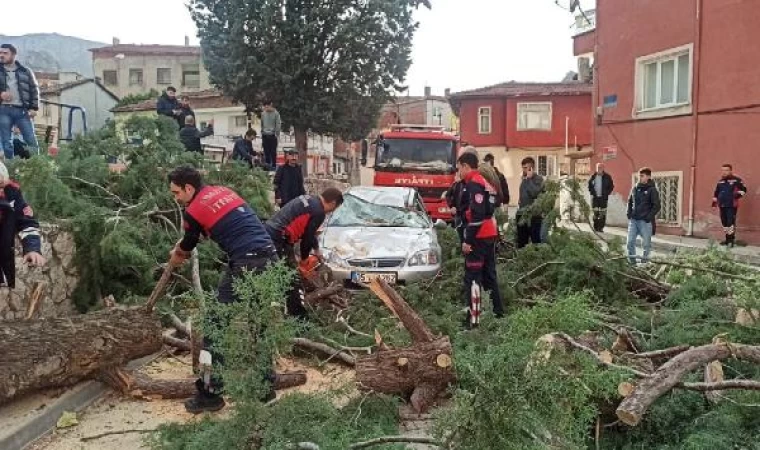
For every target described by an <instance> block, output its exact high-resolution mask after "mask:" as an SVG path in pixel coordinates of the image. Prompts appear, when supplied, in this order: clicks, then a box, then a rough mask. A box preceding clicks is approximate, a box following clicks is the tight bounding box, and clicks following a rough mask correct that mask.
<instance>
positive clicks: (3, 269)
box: [0, 162, 45, 288]
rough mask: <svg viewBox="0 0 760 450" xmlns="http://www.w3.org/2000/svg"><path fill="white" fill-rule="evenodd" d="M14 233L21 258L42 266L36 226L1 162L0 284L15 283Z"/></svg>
mask: <svg viewBox="0 0 760 450" xmlns="http://www.w3.org/2000/svg"><path fill="white" fill-rule="evenodd" d="M16 235H18V236H19V238H21V244H22V247H23V252H24V261H26V263H27V264H29V265H32V266H43V265H45V258H43V257H42V254H41V253H40V251H41V247H42V241H41V239H40V225H39V223H37V220H36V219H35V218H34V211H32V207H31V206H29V205H28V204H27V203H26V201H24V196H23V195H21V188H20V187H19V185H18V184H16V183H14V182H13V181H12V180H11V179H10V176H9V174H8V169H7V168H6V167H5V164H3V163H2V162H0V286H7V287H10V288H13V287H15V286H16V266H15V262H16V257H15V253H14V246H15V240H16Z"/></svg>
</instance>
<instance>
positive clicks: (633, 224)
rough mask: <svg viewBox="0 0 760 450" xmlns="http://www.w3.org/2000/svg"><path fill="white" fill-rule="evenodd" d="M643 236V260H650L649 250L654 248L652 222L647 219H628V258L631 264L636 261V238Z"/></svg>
mask: <svg viewBox="0 0 760 450" xmlns="http://www.w3.org/2000/svg"><path fill="white" fill-rule="evenodd" d="M639 236H641V242H642V247H644V258H643V260H642V261H643V262H647V261H648V260H649V251H650V250H651V248H652V222H647V221H645V220H633V219H631V220H629V221H628V260H629V261H631V264H634V263H636V259H637V258H636V238H638V237H639Z"/></svg>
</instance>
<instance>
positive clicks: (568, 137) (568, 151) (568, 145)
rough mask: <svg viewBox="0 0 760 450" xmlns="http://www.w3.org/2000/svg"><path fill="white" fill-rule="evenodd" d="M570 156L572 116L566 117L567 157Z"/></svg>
mask: <svg viewBox="0 0 760 450" xmlns="http://www.w3.org/2000/svg"><path fill="white" fill-rule="evenodd" d="M568 154H570V116H565V155H568Z"/></svg>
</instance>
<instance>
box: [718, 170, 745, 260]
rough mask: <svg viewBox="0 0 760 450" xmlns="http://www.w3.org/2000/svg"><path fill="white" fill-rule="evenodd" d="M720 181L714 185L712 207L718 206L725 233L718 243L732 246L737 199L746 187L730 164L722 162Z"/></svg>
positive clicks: (737, 207)
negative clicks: (723, 239) (724, 236)
mask: <svg viewBox="0 0 760 450" xmlns="http://www.w3.org/2000/svg"><path fill="white" fill-rule="evenodd" d="M721 169H722V174H721V178H720V181H718V184H717V185H716V186H715V194H714V195H713V201H712V206H713V208H720V222H721V224H723V231H724V232H725V233H726V240H725V241H723V242H721V244H720V245H726V246H729V247H733V246H734V245H735V244H736V213H737V212H738V211H739V200H741V199H742V198H744V196H745V195H747V187H746V186H745V185H744V182H743V181H742V179H741V178H739V177H737V176H736V175H734V173H733V170H734V168H733V166H731V164H723V166H722V168H721Z"/></svg>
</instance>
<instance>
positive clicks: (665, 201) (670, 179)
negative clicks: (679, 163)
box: [633, 171, 683, 225]
mask: <svg viewBox="0 0 760 450" xmlns="http://www.w3.org/2000/svg"><path fill="white" fill-rule="evenodd" d="M638 179H639V175H638V174H637V173H635V174H633V185H634V186H635V185H636V184H637V183H638ZM652 181H653V182H654V185H655V186H656V187H657V192H658V193H659V194H660V212H659V213H658V214H657V222H658V223H661V224H668V225H679V224H680V223H681V199H682V196H683V172H680V171H678V172H652Z"/></svg>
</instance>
